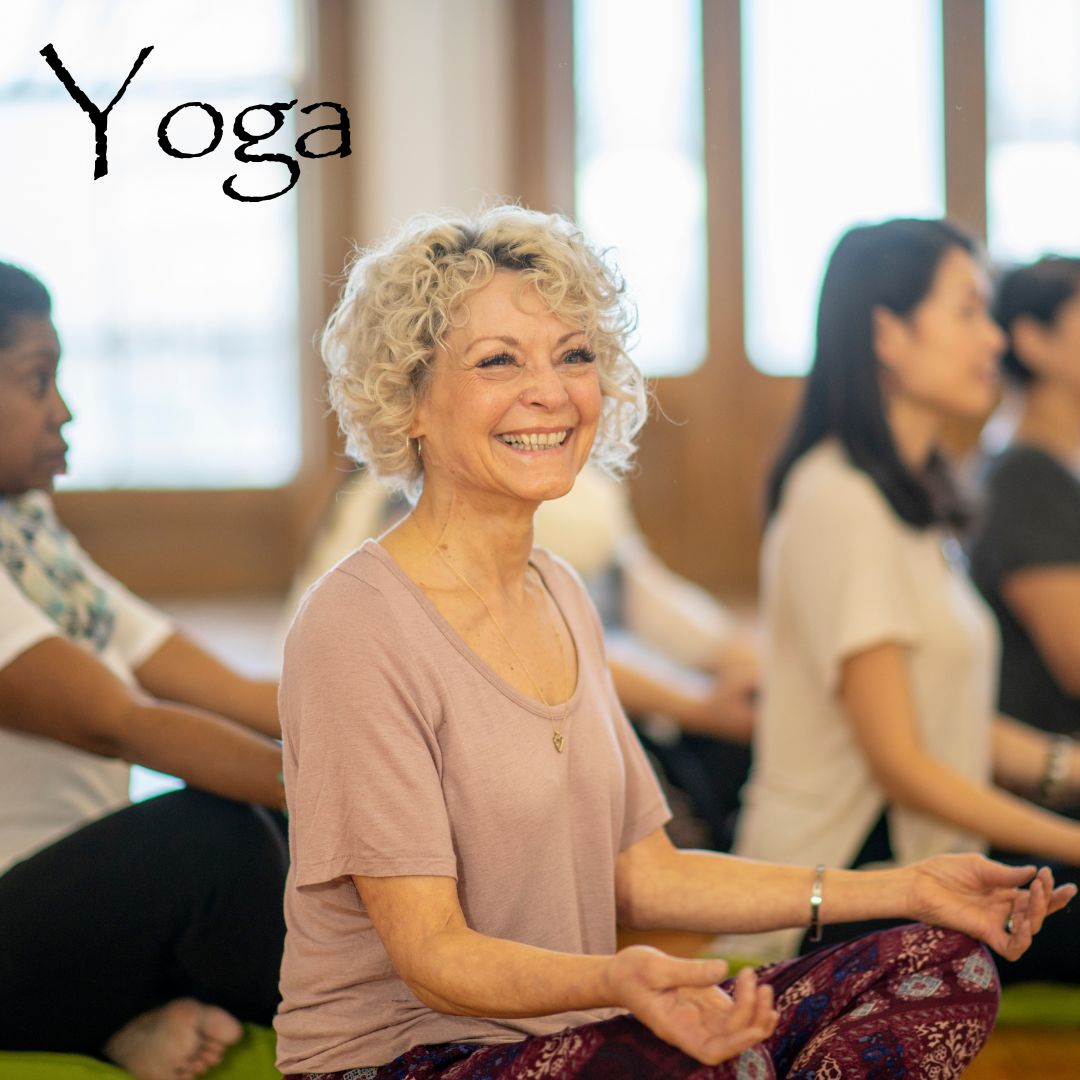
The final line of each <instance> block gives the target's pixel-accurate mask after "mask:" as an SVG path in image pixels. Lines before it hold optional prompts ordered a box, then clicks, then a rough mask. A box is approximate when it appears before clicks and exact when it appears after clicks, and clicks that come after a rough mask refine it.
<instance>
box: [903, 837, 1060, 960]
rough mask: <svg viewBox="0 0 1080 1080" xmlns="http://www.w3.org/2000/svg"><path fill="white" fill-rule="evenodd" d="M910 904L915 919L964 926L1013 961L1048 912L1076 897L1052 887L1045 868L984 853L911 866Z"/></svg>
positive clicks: (942, 924)
mask: <svg viewBox="0 0 1080 1080" xmlns="http://www.w3.org/2000/svg"><path fill="white" fill-rule="evenodd" d="M909 869H910V871H911V873H912V875H913V878H912V885H911V889H912V893H911V896H912V905H913V909H914V911H915V913H916V914H917V916H918V918H920V919H922V920H923V921H924V922H928V923H934V924H935V925H937V926H948V927H951V928H952V929H954V930H962V931H963V932H964V933H966V934H970V935H971V936H972V937H974V938H978V940H980V941H985V942H986V944H987V945H989V946H990V947H991V948H992V949H993V950H994V951H995V952H997V953H1000V954H1001V955H1002V956H1004V957H1005V958H1006V959H1008V960H1015V959H1017V958H1018V957H1019V956H1021V955H1023V953H1024V952H1026V951H1027V948H1028V946H1030V945H1031V939H1032V938H1033V937H1034V936H1035V935H1036V934H1037V933H1038V932H1039V931H1040V930H1041V929H1042V924H1043V920H1044V919H1045V918H1046V917H1047V916H1048V915H1053V914H1054V913H1055V912H1057V911H1060V910H1061V909H1062V908H1063V907H1065V905H1066V904H1067V903H1068V902H1069V901H1070V900H1071V899H1072V898H1073V897H1074V896H1075V895H1076V886H1075V885H1072V884H1067V885H1058V886H1056V887H1055V885H1054V876H1053V874H1051V872H1050V870H1049V869H1048V868H1047V867H1045V866H1044V867H1042V869H1040V870H1038V871H1036V868H1035V867H1034V866H1006V865H1004V864H1003V863H998V862H993V861H992V860H990V859H987V858H985V857H984V856H982V855H939V856H937V857H936V858H933V859H925V860H923V861H922V862H919V863H915V864H913V865H912V866H911V867H910V868H909Z"/></svg>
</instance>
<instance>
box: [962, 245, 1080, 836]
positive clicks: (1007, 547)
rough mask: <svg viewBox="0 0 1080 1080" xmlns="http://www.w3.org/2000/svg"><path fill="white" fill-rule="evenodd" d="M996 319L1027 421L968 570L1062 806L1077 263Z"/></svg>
mask: <svg viewBox="0 0 1080 1080" xmlns="http://www.w3.org/2000/svg"><path fill="white" fill-rule="evenodd" d="M995 315H996V317H997V319H998V322H999V323H1000V324H1001V326H1002V327H1003V329H1004V330H1005V333H1006V335H1007V336H1008V347H1007V349H1006V351H1005V355H1004V358H1003V361H1002V369H1003V371H1004V373H1005V376H1006V378H1007V380H1008V382H1009V384H1010V389H1011V390H1012V395H1011V396H1015V398H1016V399H1017V401H1018V403H1019V406H1020V416H1019V422H1018V424H1017V425H1016V427H1015V429H1014V431H1013V433H1012V437H1011V441H1010V443H1009V445H1008V446H1007V447H1006V448H1005V449H1004V451H1002V453H1000V454H999V455H998V456H997V457H996V458H995V459H994V460H993V461H992V463H991V465H990V468H989V470H988V472H987V475H986V477H985V486H984V490H983V505H982V506H981V508H980V513H979V515H978V518H977V521H976V524H975V528H974V530H973V534H972V537H971V546H970V554H971V573H972V577H973V578H974V579H975V583H976V584H977V585H978V586H979V588H980V589H981V590H982V593H983V595H984V596H985V597H986V599H987V601H988V602H989V604H990V606H991V607H992V608H993V609H994V614H995V615H996V616H997V619H998V624H999V626H1000V628H1001V639H1002V658H1001V688H1000V693H999V706H1000V708H1001V710H1002V711H1003V712H1005V713H1007V714H1008V715H1010V716H1015V717H1016V718H1017V719H1018V720H1023V721H1024V722H1025V723H1028V724H1032V725H1034V726H1035V727H1038V728H1042V729H1043V730H1044V731H1047V732H1051V733H1053V734H1054V735H1056V736H1057V738H1055V739H1054V740H1052V741H1051V743H1050V750H1049V753H1048V755H1047V761H1046V766H1045V769H1044V772H1043V775H1042V777H1041V778H1040V782H1039V791H1038V794H1039V797H1040V798H1041V799H1042V800H1043V801H1044V802H1046V803H1048V804H1050V805H1064V804H1066V803H1067V799H1068V785H1067V783H1066V781H1067V779H1068V765H1069V760H1070V758H1071V757H1072V755H1073V754H1074V753H1075V749H1074V746H1073V743H1072V739H1073V738H1074V737H1075V736H1076V735H1077V734H1078V733H1080V259H1067V258H1061V257H1054V256H1051V257H1047V258H1045V259H1042V260H1040V261H1039V262H1037V263H1035V264H1034V265H1033V266H1025V267H1021V268H1019V269H1016V270H1013V271H1012V272H1011V273H1009V274H1007V275H1006V276H1005V277H1004V279H1003V280H1002V282H1001V285H1000V288H999V290H998V295H997V299H996V302H995ZM1072 794H1073V799H1072V805H1071V806H1070V807H1069V810H1070V816H1074V817H1075V816H1080V800H1077V799H1076V798H1075V795H1076V791H1075V787H1074V788H1073V791H1072Z"/></svg>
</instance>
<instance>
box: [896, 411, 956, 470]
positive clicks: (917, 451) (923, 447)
mask: <svg viewBox="0 0 1080 1080" xmlns="http://www.w3.org/2000/svg"><path fill="white" fill-rule="evenodd" d="M885 419H886V422H887V423H888V425H889V430H890V431H891V432H892V437H893V443H894V444H895V446H896V452H897V454H899V455H900V460H901V461H902V462H903V463H904V464H905V465H906V466H907V467H908V469H909V470H910V471H911V472H912V473H914V474H916V475H918V474H920V473H922V471H923V470H924V469H925V468H926V465H927V462H929V460H930V455H931V454H932V453H933V451H934V448H935V447H936V446H937V444H938V439H939V438H940V437H941V429H942V427H944V419H943V418H942V416H941V415H940V414H939V413H937V412H935V411H934V410H933V409H930V408H927V407H926V406H925V405H922V404H920V403H918V402H915V401H911V400H910V399H907V398H901V397H895V398H893V399H892V400H891V401H889V402H888V403H887V404H886V408H885Z"/></svg>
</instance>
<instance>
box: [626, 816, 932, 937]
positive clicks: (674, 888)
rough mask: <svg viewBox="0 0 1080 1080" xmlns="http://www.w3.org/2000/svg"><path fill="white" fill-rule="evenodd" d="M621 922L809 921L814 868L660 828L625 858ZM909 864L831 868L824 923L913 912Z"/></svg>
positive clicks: (752, 929) (739, 925) (723, 924)
mask: <svg viewBox="0 0 1080 1080" xmlns="http://www.w3.org/2000/svg"><path fill="white" fill-rule="evenodd" d="M616 882H617V887H616V892H617V896H618V901H619V922H620V924H621V925H623V926H626V927H628V928H633V929H638V930H649V929H660V928H666V929H672V930H696V931H700V932H704V933H711V934H721V933H740V934H742V933H758V932H761V931H766V930H777V929H781V928H785V927H793V926H807V925H809V922H810V893H811V887H812V885H813V882H814V870H813V869H811V868H808V867H800V866H779V865H776V864H774V863H761V862H755V861H754V860H752V859H742V858H737V857H735V856H732V855H723V854H719V853H717V852H711V851H681V850H678V849H676V848H675V847H673V846H671V845H670V842H669V841H667V839H666V837H662V835H658V834H654V836H653V837H648V838H646V840H644V841H641V845H640V846H639V845H635V846H634V847H633V848H630V849H628V850H627V851H625V852H623V854H622V855H620V857H619V869H618V875H617V878H616ZM908 892H909V890H908V886H907V883H906V878H905V877H904V872H903V871H897V870H881V871H852V870H836V869H829V870H828V871H827V873H826V884H825V889H824V898H823V902H822V906H821V916H822V921H823V922H850V921H855V920H864V919H876V918H915V917H916V913H915V911H914V910H913V909H912V908H911V906H910V898H909V895H908Z"/></svg>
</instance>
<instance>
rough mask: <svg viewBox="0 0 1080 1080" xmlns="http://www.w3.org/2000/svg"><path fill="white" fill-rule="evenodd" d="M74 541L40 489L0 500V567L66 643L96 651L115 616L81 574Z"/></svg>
mask: <svg viewBox="0 0 1080 1080" xmlns="http://www.w3.org/2000/svg"><path fill="white" fill-rule="evenodd" d="M80 555H81V552H80V550H79V547H78V545H77V544H76V543H75V539H74V537H73V536H72V535H71V533H69V532H68V531H67V529H65V528H64V527H63V525H61V524H60V522H59V521H58V520H57V518H56V515H55V514H54V513H53V509H52V504H51V502H50V501H49V498H48V496H46V495H45V494H44V493H42V492H40V491H31V492H27V493H26V494H25V495H14V496H9V497H5V498H0V566H2V567H3V568H4V569H6V570H7V572H8V574H10V575H11V579H12V581H14V582H15V584H16V585H18V586H19V588H20V589H21V590H22V591H23V593H24V594H25V595H26V597H27V598H28V599H29V600H30V601H31V602H32V603H33V604H34V605H36V606H37V607H38V608H39V609H40V610H41V611H42V612H44V614H45V615H47V616H48V617H49V618H50V619H51V620H52V621H53V622H54V623H56V625H57V626H58V627H59V628H60V630H61V632H62V633H63V634H64V636H65V637H66V638H68V640H69V641H73V642H74V643H75V644H76V645H80V646H81V647H82V648H84V649H86V650H88V651H89V652H94V653H101V652H103V651H104V650H105V648H106V646H107V645H108V644H109V639H110V638H111V637H112V632H113V627H114V625H115V622H116V617H115V615H114V613H113V612H112V610H111V609H110V607H109V603H108V597H107V595H106V593H105V590H104V589H103V588H102V587H101V586H100V585H98V584H97V583H96V582H93V581H91V580H90V579H89V578H88V577H87V576H86V574H85V572H84V571H83V568H82V565H81V559H80Z"/></svg>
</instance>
